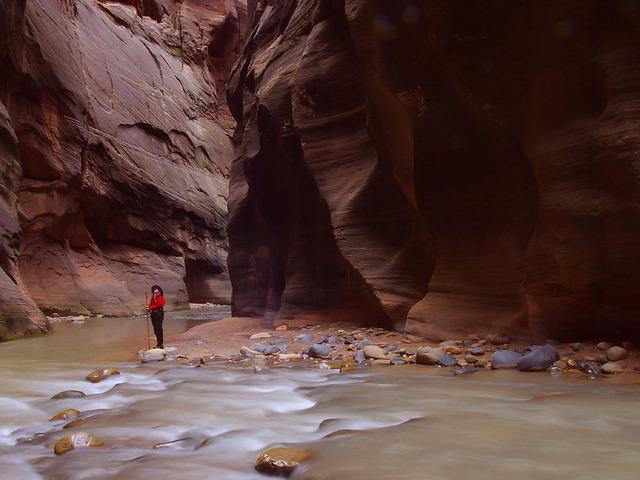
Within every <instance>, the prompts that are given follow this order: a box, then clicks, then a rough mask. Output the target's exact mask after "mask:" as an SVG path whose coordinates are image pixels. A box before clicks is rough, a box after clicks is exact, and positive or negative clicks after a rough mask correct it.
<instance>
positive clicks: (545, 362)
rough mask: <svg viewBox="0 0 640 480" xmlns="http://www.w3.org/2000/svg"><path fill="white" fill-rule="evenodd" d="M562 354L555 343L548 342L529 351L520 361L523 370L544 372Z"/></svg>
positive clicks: (519, 367) (519, 364)
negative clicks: (559, 353)
mask: <svg viewBox="0 0 640 480" xmlns="http://www.w3.org/2000/svg"><path fill="white" fill-rule="evenodd" d="M559 358H560V356H559V355H558V351H557V350H556V348H555V347H554V346H553V345H550V344H546V345H543V346H542V347H537V348H534V349H533V350H531V351H530V352H529V353H527V354H526V355H525V356H524V357H522V358H521V359H520V361H519V362H518V369H519V370H520V371H521V372H542V371H544V370H546V369H547V368H549V367H550V366H551V365H553V363H554V362H555V361H556V360H558V359H559Z"/></svg>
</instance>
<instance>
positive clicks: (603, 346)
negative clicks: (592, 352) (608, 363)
mask: <svg viewBox="0 0 640 480" xmlns="http://www.w3.org/2000/svg"><path fill="white" fill-rule="evenodd" d="M609 347H610V345H609V344H608V343H607V342H600V343H598V344H597V345H596V348H597V349H598V350H606V349H607V348H609Z"/></svg>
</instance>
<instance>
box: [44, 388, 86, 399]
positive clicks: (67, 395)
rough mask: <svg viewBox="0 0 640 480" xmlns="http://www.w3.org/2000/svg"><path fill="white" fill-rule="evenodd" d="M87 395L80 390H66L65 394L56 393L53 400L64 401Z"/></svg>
mask: <svg viewBox="0 0 640 480" xmlns="http://www.w3.org/2000/svg"><path fill="white" fill-rule="evenodd" d="M86 395H87V394H86V393H84V392H81V391H80V390H65V391H63V392H58V393H56V394H55V395H54V396H53V397H51V400H62V399H64V398H80V397H85V396H86Z"/></svg>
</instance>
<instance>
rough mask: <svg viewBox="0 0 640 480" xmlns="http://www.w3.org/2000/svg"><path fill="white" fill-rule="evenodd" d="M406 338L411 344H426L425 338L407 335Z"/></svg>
mask: <svg viewBox="0 0 640 480" xmlns="http://www.w3.org/2000/svg"><path fill="white" fill-rule="evenodd" d="M405 338H406V339H407V340H409V341H410V342H413V343H420V342H424V338H423V337H419V336H417V335H411V334H407V335H406V336H405Z"/></svg>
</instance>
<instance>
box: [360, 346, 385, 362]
mask: <svg viewBox="0 0 640 480" xmlns="http://www.w3.org/2000/svg"><path fill="white" fill-rule="evenodd" d="M363 350H364V356H365V357H366V358H373V359H375V360H380V359H386V358H387V355H386V354H385V353H384V350H383V349H382V348H380V347H379V346H377V345H367V346H366V347H364V349H363Z"/></svg>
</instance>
